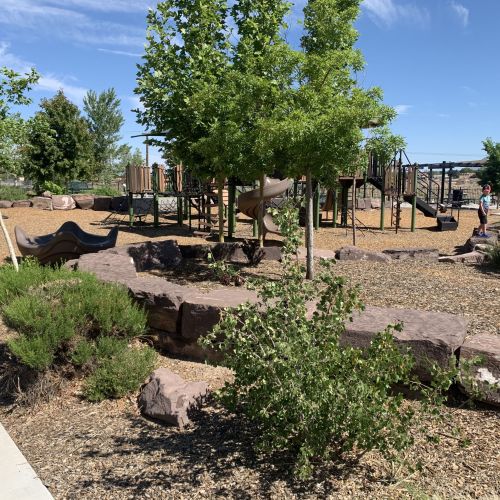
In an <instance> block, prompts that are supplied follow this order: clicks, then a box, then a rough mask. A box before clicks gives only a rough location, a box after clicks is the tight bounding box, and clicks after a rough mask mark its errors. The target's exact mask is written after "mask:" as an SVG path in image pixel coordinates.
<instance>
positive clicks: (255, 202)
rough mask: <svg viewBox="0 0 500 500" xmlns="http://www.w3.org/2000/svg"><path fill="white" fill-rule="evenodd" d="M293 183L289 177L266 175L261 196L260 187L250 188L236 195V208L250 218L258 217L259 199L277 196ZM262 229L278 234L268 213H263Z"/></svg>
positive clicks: (264, 200)
mask: <svg viewBox="0 0 500 500" xmlns="http://www.w3.org/2000/svg"><path fill="white" fill-rule="evenodd" d="M292 185H293V181H292V180H291V179H284V180H280V179H271V178H270V177H266V180H265V183H264V192H263V198H262V199H261V197H260V188H257V189H252V190H251V191H247V192H245V193H241V194H240V195H239V196H238V209H239V210H240V212H242V213H244V214H245V215H247V216H248V217H250V218H252V219H258V218H259V207H260V203H261V201H263V202H266V201H269V200H272V199H273V198H277V197H279V196H281V195H282V194H283V193H285V192H286V191H287V190H288V189H290V188H291V187H292ZM263 224H264V231H265V232H266V233H274V234H279V233H280V231H279V228H278V226H277V225H276V224H275V223H274V221H273V218H272V216H271V215H270V214H265V215H264V219H263Z"/></svg>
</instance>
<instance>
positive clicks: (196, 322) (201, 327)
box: [181, 287, 257, 341]
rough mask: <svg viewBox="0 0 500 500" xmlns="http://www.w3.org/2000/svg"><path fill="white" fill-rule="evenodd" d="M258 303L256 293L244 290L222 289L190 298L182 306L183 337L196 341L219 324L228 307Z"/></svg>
mask: <svg viewBox="0 0 500 500" xmlns="http://www.w3.org/2000/svg"><path fill="white" fill-rule="evenodd" d="M247 301H249V302H256V301H257V295H256V293H255V292H253V291H250V290H246V289H242V288H233V287H228V288H222V289H219V290H213V291H211V292H210V293H207V294H202V293H197V294H195V295H193V296H190V297H188V298H187V299H186V301H185V302H184V305H183V306H182V322H181V335H182V337H183V338H185V339H188V340H193V341H196V340H197V339H198V338H199V337H201V336H203V335H206V334H207V333H208V332H210V331H211V330H212V328H213V327H214V326H215V325H216V324H217V323H218V322H219V320H220V317H221V312H222V311H223V310H224V309H225V308H226V307H237V306H239V305H240V304H244V303H245V302H247Z"/></svg>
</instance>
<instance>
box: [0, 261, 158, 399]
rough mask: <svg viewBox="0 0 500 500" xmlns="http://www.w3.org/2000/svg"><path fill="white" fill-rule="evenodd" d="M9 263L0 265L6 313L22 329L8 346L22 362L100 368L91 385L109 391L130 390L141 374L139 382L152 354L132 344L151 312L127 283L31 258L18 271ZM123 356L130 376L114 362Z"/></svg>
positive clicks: (50, 366) (39, 367) (44, 366)
mask: <svg viewBox="0 0 500 500" xmlns="http://www.w3.org/2000/svg"><path fill="white" fill-rule="evenodd" d="M6 267H7V268H6V269H3V268H2V269H0V294H1V295H0V296H1V297H2V302H1V306H2V313H3V316H4V318H5V320H6V322H7V323H8V324H9V325H10V326H12V327H13V328H15V329H16V330H17V332H18V336H17V337H15V338H14V339H12V340H10V341H9V343H8V346H9V349H10V350H11V352H12V353H13V354H14V356H15V357H16V358H17V360H18V361H19V362H20V363H21V364H23V365H25V366H28V367H30V368H32V369H33V370H37V371H40V372H43V371H47V370H50V369H54V368H56V367H58V366H64V365H65V364H68V363H69V364H72V365H73V366H75V367H76V368H80V367H85V370H87V371H88V370H89V368H91V369H95V368H96V367H97V369H98V370H99V373H100V374H101V375H99V374H97V375H96V378H95V382H93V385H92V387H96V389H95V391H97V390H98V389H97V388H101V389H99V390H101V394H104V393H106V394H110V395H111V394H115V395H119V394H122V393H123V391H124V390H125V389H124V388H127V390H128V388H130V387H131V386H132V384H133V383H134V382H133V381H137V380H138V377H139V375H138V374H139V373H140V374H141V380H139V381H138V382H137V383H136V385H135V386H134V388H137V387H138V385H139V384H140V382H142V379H143V378H144V377H142V371H140V369H139V368H141V367H146V366H148V367H150V366H151V363H149V364H147V363H146V361H147V360H151V359H152V357H151V354H145V353H146V352H147V351H142V350H137V349H132V350H131V349H129V347H128V342H129V340H130V339H132V338H133V337H137V336H140V335H141V334H142V333H143V332H144V330H145V328H146V316H145V313H144V311H143V310H142V309H141V308H139V307H138V306H137V305H136V304H134V303H133V302H132V301H131V299H130V297H129V296H128V293H127V291H126V289H125V288H123V287H120V286H116V285H113V284H108V283H102V282H100V281H98V280H97V279H96V278H95V277H94V276H93V275H90V274H86V273H76V272H71V271H68V270H66V269H64V268H50V267H42V266H40V265H38V264H37V263H36V262H32V261H28V262H25V263H23V265H21V267H20V271H19V273H14V272H13V271H12V269H10V268H8V266H6ZM148 356H149V357H148ZM134 357H137V360H136V361H134ZM120 359H121V360H124V362H126V363H127V366H128V367H129V369H130V374H129V377H128V378H127V377H125V372H124V373H123V374H122V373H121V372H120V370H119V369H118V368H117V367H116V366H114V363H119V360H120ZM125 371H126V370H125ZM106 374H108V375H109V376H108V377H107V378H106ZM101 379H103V380H104V379H105V382H101ZM93 380H94V379H93ZM114 381H116V383H117V384H118V385H117V386H116V387H115V386H114V385H113V383H114ZM93 391H94V389H93ZM91 392H92V391H91ZM114 397H117V396H114ZM95 398H97V399H98V396H95Z"/></svg>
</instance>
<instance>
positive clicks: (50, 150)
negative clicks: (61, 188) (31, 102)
mask: <svg viewBox="0 0 500 500" xmlns="http://www.w3.org/2000/svg"><path fill="white" fill-rule="evenodd" d="M40 107H41V110H40V111H38V112H37V113H36V114H35V116H34V117H33V118H32V119H31V120H30V121H29V132H28V145H27V147H26V163H25V168H24V170H25V173H26V175H27V176H29V178H30V179H31V180H32V181H33V182H34V184H35V186H37V187H40V186H41V185H42V184H43V182H45V181H52V182H56V183H58V184H60V185H64V184H66V183H67V182H68V181H70V180H71V179H73V178H75V177H79V178H89V175H90V172H91V171H92V170H91V165H92V138H91V135H90V132H89V130H88V127H87V122H86V121H85V119H84V118H82V117H81V115H80V111H79V109H78V107H77V106H76V105H75V104H73V103H71V102H70V101H69V100H68V99H67V98H66V96H65V95H64V93H63V92H62V91H59V92H58V93H57V94H56V95H55V96H54V97H53V98H52V99H42V101H41V104H40Z"/></svg>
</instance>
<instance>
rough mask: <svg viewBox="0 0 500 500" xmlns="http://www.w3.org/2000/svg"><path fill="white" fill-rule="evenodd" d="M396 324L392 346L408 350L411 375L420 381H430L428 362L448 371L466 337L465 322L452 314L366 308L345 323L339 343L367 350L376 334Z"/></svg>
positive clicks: (429, 365)
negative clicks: (412, 362)
mask: <svg viewBox="0 0 500 500" xmlns="http://www.w3.org/2000/svg"><path fill="white" fill-rule="evenodd" d="M399 322H402V323H403V325H404V326H403V330H402V331H401V332H397V331H394V338H395V341H396V344H397V345H399V346H400V347H401V348H402V349H406V348H410V351H411V353H412V354H413V356H414V357H415V361H416V365H415V373H416V374H417V375H418V376H419V378H420V379H421V380H424V381H429V380H430V379H431V371H430V367H431V364H432V363H436V364H437V365H438V366H440V367H442V368H448V366H449V362H450V360H451V359H452V358H453V357H454V356H455V352H456V351H457V349H458V348H459V347H460V346H461V345H462V344H463V342H464V339H465V336H466V334H467V324H466V321H465V320H464V318H462V317H461V316H456V315H454V314H448V313H441V312H433V311H418V310H413V309H396V308H380V307H373V306H367V307H366V309H365V311H362V312H359V313H356V314H354V316H353V321H352V322H351V323H349V322H348V323H347V324H346V329H345V333H344V334H343V335H342V337H341V342H342V343H343V344H344V345H350V346H353V347H360V348H367V347H368V346H369V345H370V342H371V340H372V339H373V337H374V336H375V335H376V334H377V333H378V332H381V331H383V330H384V329H385V328H386V327H387V325H389V324H396V323H399Z"/></svg>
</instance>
